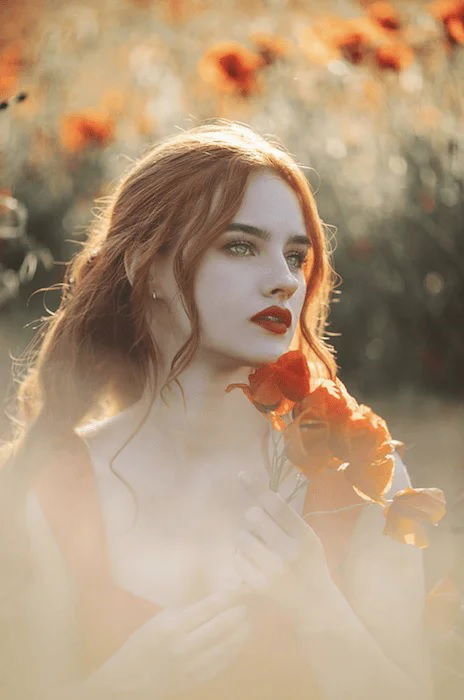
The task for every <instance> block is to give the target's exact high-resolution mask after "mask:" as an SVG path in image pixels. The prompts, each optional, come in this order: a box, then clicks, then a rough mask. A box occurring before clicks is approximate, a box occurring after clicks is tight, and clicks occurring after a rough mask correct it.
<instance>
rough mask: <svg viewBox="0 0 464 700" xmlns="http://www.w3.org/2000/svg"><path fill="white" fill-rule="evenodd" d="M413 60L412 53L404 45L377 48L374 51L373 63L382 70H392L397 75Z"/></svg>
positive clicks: (397, 44)
mask: <svg viewBox="0 0 464 700" xmlns="http://www.w3.org/2000/svg"><path fill="white" fill-rule="evenodd" d="M413 60H414V51H413V50H412V49H411V47H410V46H407V44H404V43H395V44H390V45H387V44H385V45H384V46H379V47H378V49H376V51H375V61H376V63H377V65H378V67H379V68H382V69H383V70H393V71H396V72H397V73H399V72H400V71H402V70H404V69H405V68H407V67H408V66H409V65H411V63H412V62H413Z"/></svg>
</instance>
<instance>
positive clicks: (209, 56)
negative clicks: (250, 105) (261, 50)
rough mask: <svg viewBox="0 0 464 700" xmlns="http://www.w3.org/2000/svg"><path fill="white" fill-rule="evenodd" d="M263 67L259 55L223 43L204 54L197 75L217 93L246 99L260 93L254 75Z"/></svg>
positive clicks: (237, 44) (239, 46)
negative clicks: (212, 86) (236, 95)
mask: <svg viewBox="0 0 464 700" xmlns="http://www.w3.org/2000/svg"><path fill="white" fill-rule="evenodd" d="M263 65H264V64H263V59H262V57H261V56H259V55H258V54H256V53H254V52H253V51H249V50H248V49H247V48H246V47H244V46H242V45H241V44H239V43H238V42H236V41H225V42H222V43H220V44H216V45H215V46H212V47H211V48H210V49H208V50H207V51H206V53H205V54H204V55H203V56H202V58H201V59H200V61H199V63H198V72H199V74H200V76H201V77H202V78H203V80H205V81H206V82H208V83H211V84H213V85H214V87H215V88H216V89H217V90H218V91H220V92H227V93H238V94H240V95H242V96H243V97H248V96H249V95H251V94H252V93H254V92H259V87H258V81H257V71H258V70H259V68H262V66H263Z"/></svg>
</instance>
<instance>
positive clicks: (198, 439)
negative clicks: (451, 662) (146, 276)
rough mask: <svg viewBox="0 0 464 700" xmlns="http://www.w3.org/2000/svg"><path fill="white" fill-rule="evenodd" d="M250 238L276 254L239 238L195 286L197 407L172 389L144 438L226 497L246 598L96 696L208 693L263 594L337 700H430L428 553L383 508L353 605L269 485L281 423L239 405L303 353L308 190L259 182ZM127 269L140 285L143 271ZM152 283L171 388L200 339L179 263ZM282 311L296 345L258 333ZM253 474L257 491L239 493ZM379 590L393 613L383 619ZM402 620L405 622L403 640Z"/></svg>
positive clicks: (143, 651) (108, 679) (219, 248)
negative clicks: (239, 386) (299, 343)
mask: <svg viewBox="0 0 464 700" xmlns="http://www.w3.org/2000/svg"><path fill="white" fill-rule="evenodd" d="M234 223H242V224H247V225H248V226H254V227H257V228H259V229H261V230H265V231H267V232H268V234H269V236H268V238H267V239H266V240H264V239H263V238H259V237H257V236H254V235H251V234H250V233H241V232H237V231H227V230H226V231H225V232H224V233H223V234H222V235H221V236H220V238H219V239H218V240H217V241H216V242H215V243H214V244H213V245H212V246H211V248H210V249H209V250H208V251H207V252H206V254H205V256H204V258H203V260H202V262H201V264H200V268H199V270H198V276H197V278H196V284H195V301H196V304H197V307H198V310H199V314H200V327H201V339H200V348H199V352H198V354H197V357H196V358H195V359H194V361H193V362H192V364H191V365H190V366H189V367H188V368H187V369H186V370H185V371H184V372H183V373H182V375H181V377H180V381H181V384H182V387H183V390H184V395H185V402H186V407H185V408H184V404H183V402H182V398H181V395H180V393H179V392H178V390H177V389H175V388H174V389H172V390H170V391H169V393H168V394H165V396H166V398H167V401H166V403H164V402H162V401H155V403H154V404H153V407H152V409H151V412H150V415H149V418H148V423H147V424H146V426H145V427H144V431H145V430H146V431H147V432H146V433H145V434H146V435H148V434H149V435H150V439H153V442H154V443H156V444H157V446H158V448H157V449H158V451H159V455H162V457H160V462H161V463H162V462H163V461H164V460H165V462H166V464H168V465H169V470H170V471H171V472H172V470H173V469H174V470H175V477H174V480H175V478H178V479H179V480H182V479H184V480H186V479H187V478H188V479H190V480H191V481H190V482H189V483H193V482H196V483H199V484H203V483H204V484H205V485H206V484H208V485H209V488H210V494H211V496H212V497H214V498H217V499H218V500H219V501H220V502H221V503H222V506H223V513H224V518H227V517H228V514H230V519H231V522H232V523H234V527H235V525H237V527H236V528H235V547H236V567H237V571H238V572H239V574H240V577H241V580H242V584H241V586H238V587H235V588H232V589H231V590H229V591H217V592H214V591H213V593H212V595H210V596H207V597H206V598H204V599H202V600H200V601H197V602H196V603H194V604H193V605H189V606H182V607H180V608H178V609H168V610H166V611H165V612H162V613H160V614H159V615H157V616H155V617H154V618H153V619H152V620H150V621H149V622H148V623H146V624H145V625H143V627H142V628H140V630H138V631H137V632H136V633H134V634H133V635H132V636H131V637H130V639H129V640H128V642H127V643H126V644H125V645H124V647H123V648H122V649H121V650H120V651H119V652H117V653H116V654H115V655H114V656H113V657H112V658H111V659H110V660H109V661H108V662H107V663H106V664H105V665H104V666H103V667H102V669H101V670H100V671H99V672H97V673H96V674H95V675H94V677H93V678H90V679H89V680H88V681H87V683H86V685H85V692H88V693H91V692H92V691H94V692H95V693H100V694H102V693H104V692H105V691H106V690H109V689H110V686H111V687H113V688H114V687H116V688H118V692H119V695H118V697H125V693H126V694H127V697H131V696H132V697H133V694H134V692H138V693H139V695H140V697H142V696H143V695H142V694H143V693H145V692H146V693H147V697H151V695H150V692H151V691H150V689H153V688H157V692H156V697H157V698H162V697H170V696H171V695H175V693H176V692H182V691H184V690H185V689H190V690H191V691H192V692H193V691H194V688H195V685H196V684H197V683H199V682H201V681H202V680H204V679H207V678H209V677H213V676H215V675H217V674H218V673H219V672H220V671H221V670H222V669H224V668H226V667H227V666H228V665H229V664H230V663H231V662H232V661H233V660H234V659H235V658H236V656H237V654H238V653H239V652H240V649H241V648H242V646H243V643H244V642H245V641H246V639H247V635H248V632H249V625H248V622H247V595H246V593H247V591H258V592H259V593H260V594H262V595H263V596H269V597H270V598H273V599H275V600H278V601H279V603H280V604H282V605H283V606H284V608H285V609H286V610H287V612H288V615H289V616H290V618H291V619H292V621H293V623H294V625H295V628H296V629H297V630H298V633H299V635H300V637H301V640H302V642H303V644H304V647H305V649H306V651H307V659H308V669H311V673H312V674H315V676H316V678H317V681H318V684H319V687H320V689H321V692H322V695H323V697H324V698H326V699H327V700H335V699H337V700H338V699H339V698H340V697H343V698H353V700H354V698H356V700H363V699H364V698H366V700H367V698H369V699H370V698H372V697H376V698H378V699H380V700H383V698H385V699H386V698H388V699H389V700H390V699H391V698H392V697H395V698H396V700H403V698H404V699H405V700H406V698H408V700H409V699H410V698H421V700H423V699H424V698H429V697H431V694H430V693H431V691H430V681H429V678H428V671H427V663H426V660H425V658H424V656H423V653H422V649H423V647H422V637H421V630H420V623H419V617H420V609H421V604H422V601H423V590H422V589H421V586H422V585H423V581H422V568H421V560H420V557H419V553H418V552H417V551H415V552H411V548H410V547H407V546H406V545H400V544H398V543H395V542H392V541H390V540H388V538H386V537H385V536H384V535H382V534H381V530H382V520H381V519H382V515H381V514H380V515H379V513H378V512H377V511H378V508H377V507H376V506H369V507H368V508H367V509H366V511H365V512H364V513H363V515H362V517H361V519H360V522H359V524H358V531H359V535H358V536H357V541H356V542H357V543H358V545H357V544H356V543H354V545H353V548H352V550H351V552H350V553H349V555H348V561H347V567H346V570H347V572H348V573H347V590H349V591H350V593H351V598H350V603H351V605H350V603H348V602H347V600H346V599H345V597H344V596H343V595H342V594H341V593H340V591H339V589H338V588H337V586H336V585H335V584H334V583H333V581H332V579H331V576H330V574H329V570H328V567H327V561H326V558H325V554H324V549H323V546H322V543H321V541H320V540H319V538H318V537H317V535H316V534H315V532H314V531H313V530H312V528H311V527H310V526H309V525H308V524H307V523H306V522H305V521H304V519H303V518H302V517H300V515H298V513H297V512H296V511H295V510H294V509H293V508H292V507H291V505H290V504H288V503H287V502H286V501H285V500H284V499H283V498H282V497H281V496H280V495H279V494H277V493H275V492H273V491H271V490H270V489H269V487H268V485H267V471H266V466H267V459H268V458H267V455H266V452H265V450H264V449H263V444H264V440H265V439H266V436H268V434H269V424H268V422H267V421H266V419H265V418H264V416H263V415H262V414H260V413H259V412H258V411H257V410H256V409H255V408H254V407H253V406H252V405H251V404H250V403H249V402H248V401H247V400H246V399H245V397H244V396H243V395H242V394H241V392H239V391H237V390H236V391H233V392H231V393H230V394H225V393H224V388H225V387H226V386H227V385H228V384H230V383H234V382H239V381H246V379H247V376H248V373H249V372H250V371H251V370H252V369H253V368H255V367H256V366H258V365H259V364H262V363H265V362H269V361H273V360H275V359H277V358H278V357H279V356H280V355H281V354H283V353H284V352H286V351H287V350H288V348H289V345H290V342H291V339H292V336H293V333H294V332H295V329H296V325H297V321H298V318H299V315H300V313H301V309H302V305H303V301H304V295H305V279H304V275H303V271H302V269H301V263H302V260H303V259H304V258H305V256H306V255H311V250H310V248H308V246H307V245H306V244H305V243H304V242H299V243H290V242H289V238H290V237H291V236H296V235H298V236H300V237H301V238H304V237H305V236H306V229H305V224H304V220H303V216H302V212H301V208H300V205H299V202H298V199H297V196H296V194H295V193H294V192H293V190H292V189H291V188H290V187H289V186H288V185H287V184H286V183H285V182H284V181H282V180H281V179H280V178H278V177H277V176H276V175H275V174H273V173H271V172H269V171H263V172H261V173H259V174H255V175H254V176H253V177H252V178H251V179H250V181H249V183H248V187H247V190H246V193H245V197H244V200H243V202H242V205H241V207H240V210H239V211H238V212H237V214H236V216H235V217H234ZM238 241H243V243H242V242H241V243H238ZM232 244H234V245H232ZM227 246H229V247H228V248H226V247H227ZM127 269H128V276H129V278H130V274H131V267H130V261H128V266H127ZM152 279H153V289H155V290H156V293H157V296H158V299H157V300H154V301H153V305H152V309H151V314H152V318H151V322H152V324H153V328H154V329H156V339H157V343H158V345H159V347H160V350H161V356H162V366H161V379H162V380H163V379H164V377H165V376H167V369H168V367H169V365H170V362H171V359H172V357H173V355H174V354H175V352H176V351H177V349H178V347H179V346H180V345H181V344H182V343H183V342H184V341H185V340H186V338H187V336H188V332H189V328H190V327H189V321H188V318H187V316H186V314H185V311H184V309H183V307H182V305H181V302H180V299H179V298H178V295H177V288H176V284H175V280H174V277H173V272H172V265H171V259H170V257H169V256H166V257H165V258H159V259H157V260H156V261H154V264H153V277H152ZM271 305H279V306H284V307H285V308H287V309H289V310H290V312H291V314H292V325H291V327H290V328H289V329H288V331H287V333H285V334H284V335H277V334H273V333H272V332H270V331H268V330H266V329H264V328H262V327H260V326H258V325H256V324H254V323H252V322H250V320H249V319H250V317H251V316H252V315H254V314H255V313H257V312H258V311H260V310H262V309H264V308H266V307H268V306H271ZM163 373H164V376H163ZM161 383H162V382H161ZM174 465H175V466H174ZM242 470H243V471H244V472H245V476H244V477H243V478H242V479H241V480H240V483H241V485H240V486H239V487H238V488H237V487H236V484H237V483H239V480H238V478H237V474H238V472H240V471H242ZM158 474H161V468H160V471H159V472H158V470H155V469H153V470H147V469H146V468H145V469H144V468H143V465H141V466H140V469H138V470H137V469H135V470H133V472H132V476H133V477H134V480H133V484H135V485H136V488H138V489H139V490H140V493H143V491H144V489H146V488H148V487H149V486H150V485H153V483H154V481H153V480H156V479H157V478H159V479H160V478H161V477H160V476H158ZM211 484H212V485H211ZM401 486H402V484H399V485H398V488H400V487H401ZM229 493H232V494H233V497H232V496H230V497H229V496H228V495H227V494H229ZM241 493H242V494H243V495H244V498H243V500H242V499H241V496H240V494H241ZM250 494H251V495H252V498H253V500H254V503H255V505H253V506H252V507H249V502H250ZM245 495H246V496H247V498H245ZM228 499H229V500H228ZM185 503H187V506H185ZM184 507H188V502H187V501H185V502H184ZM366 543H367V544H366ZM366 551H368V552H369V556H367V555H366ZM376 572H380V573H379V574H376ZM386 572H388V575H389V577H390V579H389V580H390V583H389V586H388V589H385V590H384V589H382V593H380V592H379V591H378V589H377V586H378V585H382V582H383V584H384V583H385V573H386ZM376 575H379V580H378V581H377V580H376V578H375V577H376ZM405 578H406V579H407V580H406V581H405ZM376 590H377V593H376V595H377V597H382V600H383V602H384V603H385V605H384V606H383V607H382V605H380V606H379V605H376V604H373V601H372V591H374V593H375V592H376ZM369 594H370V595H369ZM392 615H393V616H398V618H399V619H400V620H401V622H400V623H399V624H398V625H396V624H395V623H392V619H391V618H392ZM405 650H408V651H409V654H408V653H406V654H405ZM347 657H348V658H349V663H346V658H347ZM148 659H149V661H148V662H147V660H148ZM153 697H155V695H153Z"/></svg>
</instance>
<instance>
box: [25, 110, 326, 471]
mask: <svg viewBox="0 0 464 700" xmlns="http://www.w3.org/2000/svg"><path fill="white" fill-rule="evenodd" d="M263 168H266V169H271V170H273V171H274V172H275V173H276V174H277V175H278V176H280V177H281V178H283V179H284V180H285V181H286V182H287V183H288V184H289V185H290V186H291V187H292V188H293V190H294V191H295V192H296V194H297V196H298V198H299V201H300V204H301V208H302V212H303V216H304V221H305V224H306V229H307V234H308V237H309V238H310V240H311V242H312V251H313V258H312V260H311V265H310V269H305V274H306V279H307V289H306V297H305V302H304V306H303V310H302V314H301V317H300V322H299V327H298V330H297V333H296V336H295V339H294V342H293V343H292V349H294V348H299V349H301V350H302V351H303V352H304V353H305V354H306V356H307V358H308V361H309V362H310V363H312V364H313V366H317V367H318V371H320V372H321V373H323V374H325V375H326V376H329V377H331V378H334V376H335V374H336V364H335V360H334V357H333V350H332V348H331V347H329V346H328V345H327V344H326V343H325V341H324V339H323V333H324V329H325V326H326V317H327V312H328V306H329V301H330V299H329V297H330V294H331V291H332V289H333V282H334V272H333V270H332V268H331V265H330V255H329V251H328V245H327V241H326V238H325V233H324V228H323V225H322V223H321V220H320V218H319V215H318V212H317V208H316V203H315V200H314V197H313V195H312V192H311V189H310V187H309V185H308V183H307V180H306V178H305V176H304V174H303V172H302V170H301V169H300V167H299V166H298V164H297V163H296V162H295V161H294V159H293V158H292V156H291V155H290V154H289V152H288V151H287V150H286V149H285V148H284V147H283V146H282V145H281V144H279V143H278V142H277V141H276V140H274V139H269V138H264V137H263V136H261V135H259V134H257V133H256V132H255V131H253V130H252V129H251V128H249V127H248V126H245V125H243V124H240V123H237V122H229V121H226V120H215V121H214V122H213V123H208V124H203V125H200V126H197V127H194V128H192V129H190V130H187V131H183V132H181V133H178V134H176V135H174V136H172V137H170V138H168V139H165V140H163V141H161V142H159V143H157V144H155V145H154V146H153V147H152V148H150V150H148V152H147V153H145V154H144V155H142V156H141V157H140V158H139V159H138V160H137V161H136V162H135V163H133V164H132V165H131V167H130V168H129V170H128V172H127V173H126V174H125V175H124V176H123V177H122V179H121V181H120V182H119V183H118V184H117V186H116V187H115V189H114V191H113V193H112V194H111V195H110V196H109V197H108V198H107V202H106V205H105V207H104V209H103V211H102V212H100V214H99V216H97V217H96V219H95V222H94V223H93V225H92V226H91V229H90V232H89V235H88V239H87V242H86V243H85V245H84V246H83V248H82V250H81V251H80V252H79V253H78V254H76V255H75V256H74V257H73V259H72V260H71V261H70V263H69V264H68V266H67V269H66V274H65V281H64V283H63V285H62V286H63V295H62V299H61V303H60V306H59V308H58V310H57V311H56V313H54V314H53V315H51V316H50V317H49V318H47V319H46V320H45V322H44V328H43V329H42V331H41V333H40V350H39V352H38V353H37V356H36V358H35V360H34V361H33V362H32V363H31V366H30V369H29V372H28V374H27V376H26V377H25V378H24V379H23V381H22V383H21V384H20V387H19V391H18V395H17V400H18V425H19V426H21V427H20V430H19V433H18V437H21V438H22V439H21V440H18V441H17V442H18V443H19V445H20V447H19V451H18V450H16V453H17V454H16V457H17V458H18V457H20V455H21V454H23V456H24V457H25V454H24V450H25V451H26V453H28V454H29V455H31V452H30V449H32V447H33V445H35V447H37V443H36V441H37V440H38V441H39V443H41V444H42V445H43V444H44V440H45V439H46V440H50V438H53V439H55V440H56V439H60V438H62V439H63V440H65V439H66V436H69V435H70V432H72V433H74V428H76V427H78V426H79V425H80V424H82V423H83V422H85V420H86V419H88V418H89V417H90V416H95V415H102V413H105V412H106V413H114V412H115V411H117V410H120V409H121V408H123V407H125V406H128V405H130V404H131V403H133V402H135V401H136V400H137V399H138V398H140V397H141V395H142V392H143V390H144V388H145V385H146V383H147V380H148V379H149V378H150V377H153V378H154V386H155V388H156V385H157V376H156V367H157V363H158V354H157V347H156V338H154V337H153V331H152V330H151V329H150V327H149V325H148V321H147V314H146V311H147V308H148V304H149V303H152V300H151V296H150V284H149V283H150V279H149V276H150V268H151V265H152V263H153V261H154V260H155V259H156V256H157V255H159V254H162V253H163V252H166V251H170V250H173V253H174V272H175V276H176V280H177V284H178V286H179V288H180V291H181V294H182V297H183V299H184V303H185V308H186V311H187V313H188V315H189V318H190V320H191V324H192V333H191V336H190V337H189V339H188V340H187V341H186V343H185V344H184V345H183V346H182V347H181V348H180V349H179V351H178V352H177V354H176V356H175V357H174V360H173V363H172V366H171V372H170V374H169V377H168V379H167V381H166V383H165V385H164V386H166V385H167V384H168V383H169V382H170V381H174V380H177V377H178V375H179V374H180V373H181V372H182V370H183V369H184V368H185V367H186V366H187V365H188V364H189V363H190V362H191V361H192V358H193V357H194V355H195V352H196V349H197V347H198V342H199V328H198V311H197V309H196V306H195V303H194V296H193V289H194V281H195V273H196V270H197V268H198V265H199V262H200V260H201V258H202V256H203V254H204V252H205V251H206V249H207V248H208V247H209V246H210V244H211V243H212V242H213V240H214V239H215V238H216V237H217V236H218V235H219V234H220V233H222V232H223V231H224V230H225V229H226V227H227V225H228V223H230V221H231V220H232V219H233V217H234V215H235V214H236V212H237V211H238V209H239V207H240V204H241V201H242V198H243V196H244V192H245V189H246V186H247V181H248V178H249V176H250V174H251V173H254V172H256V171H259V170H262V169H263ZM129 261H130V262H131V270H132V272H133V280H132V284H131V282H130V281H129V279H128V276H127V272H126V270H127V263H128V262H129ZM163 388H164V387H163ZM34 452H35V450H34ZM32 454H33V453H32ZM19 461H20V462H22V459H20V460H19ZM30 461H33V460H30Z"/></svg>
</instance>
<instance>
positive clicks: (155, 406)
mask: <svg viewBox="0 0 464 700" xmlns="http://www.w3.org/2000/svg"><path fill="white" fill-rule="evenodd" d="M251 370H252V368H251V367H245V366H240V367H239V366H237V363H235V364H233V365H232V364H229V365H227V364H226V363H224V364H222V365H219V364H214V363H212V362H211V361H206V360H204V361H202V360H197V361H194V362H193V363H192V364H191V365H189V367H187V368H186V369H185V370H184V371H183V372H182V373H181V374H180V375H179V377H178V379H179V383H180V384H181V386H182V390H183V394H184V399H183V398H182V393H181V391H180V389H179V387H178V386H177V385H176V384H175V383H172V384H171V385H170V386H169V388H168V389H166V390H165V391H164V392H163V395H162V397H161V396H160V395H159V394H158V395H157V396H156V397H155V400H154V401H153V403H152V405H151V407H150V409H149V413H148V415H147V419H146V421H145V424H144V425H145V427H146V428H147V430H148V431H149V432H152V431H155V433H156V434H157V435H161V436H162V438H163V440H164V439H165V440H166V441H167V442H169V444H170V445H172V446H173V447H174V449H175V451H176V454H177V456H178V458H179V459H180V460H182V461H185V462H186V463H192V462H193V461H198V462H199V463H201V461H202V460H206V459H209V460H210V459H211V457H214V456H215V455H222V456H224V455H225V454H227V455H230V456H232V457H233V456H236V457H237V458H239V457H240V456H241V457H246V455H250V456H251V454H253V455H255V454H256V452H257V451H259V450H261V451H263V450H264V447H263V446H264V445H265V441H266V438H268V437H269V434H270V430H271V428H270V425H269V422H268V421H267V419H266V418H265V416H264V415H263V414H262V413H260V412H259V411H258V410H257V409H256V408H255V407H254V406H253V405H252V404H251V402H250V401H249V400H248V399H247V398H246V396H245V395H244V394H243V392H242V391H241V390H240V389H234V390H232V391H231V392H229V393H226V392H225V388H226V387H227V385H228V384H232V383H237V382H241V383H247V382H248V374H249V373H250V371H251ZM161 379H162V381H161V382H160V384H159V386H162V384H163V381H164V379H165V376H162V377H161Z"/></svg>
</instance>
